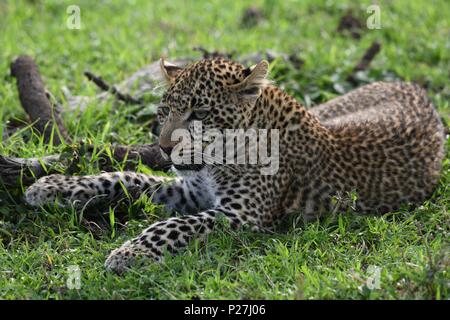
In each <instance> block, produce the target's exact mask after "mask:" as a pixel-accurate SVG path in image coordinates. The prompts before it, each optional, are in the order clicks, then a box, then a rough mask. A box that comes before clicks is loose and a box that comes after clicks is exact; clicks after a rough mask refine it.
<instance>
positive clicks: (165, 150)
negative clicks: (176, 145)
mask: <svg viewBox="0 0 450 320" xmlns="http://www.w3.org/2000/svg"><path fill="white" fill-rule="evenodd" d="M160 148H161V150H162V152H163V153H165V155H166V156H167V157H170V155H171V153H172V149H173V147H161V146H160Z"/></svg>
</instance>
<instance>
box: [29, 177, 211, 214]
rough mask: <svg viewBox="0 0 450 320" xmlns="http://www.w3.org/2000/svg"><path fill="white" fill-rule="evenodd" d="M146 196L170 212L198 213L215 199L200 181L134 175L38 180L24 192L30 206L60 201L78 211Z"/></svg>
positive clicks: (46, 178)
mask: <svg viewBox="0 0 450 320" xmlns="http://www.w3.org/2000/svg"><path fill="white" fill-rule="evenodd" d="M125 191H127V192H131V191H133V192H136V191H137V192H139V193H142V192H145V193H147V194H148V195H149V196H150V198H151V201H152V202H153V203H156V204H161V205H164V206H165V209H166V210H167V211H169V212H179V213H182V214H190V213H196V212H199V211H201V210H206V209H208V208H211V207H212V206H213V204H214V201H213V200H214V196H213V194H212V192H211V189H210V188H208V186H207V185H205V184H204V183H202V181H201V180H200V179H182V178H168V177H159V176H149V175H145V174H140V173H134V172H115V173H102V174H100V175H92V176H81V177H77V176H63V175H50V176H46V177H43V178H41V179H39V180H38V181H37V182H35V183H34V184H33V185H31V186H30V187H29V188H28V189H27V190H26V192H25V200H26V202H27V203H28V204H30V205H31V206H35V207H38V206H41V205H44V204H49V203H52V202H54V201H56V200H57V199H59V200H61V201H59V204H60V205H61V206H67V205H73V206H75V207H77V208H79V207H83V206H85V205H86V204H89V205H92V204H96V205H98V204H102V205H111V204H113V203H114V202H115V201H117V200H118V199H120V198H122V197H123V196H124V192H125Z"/></svg>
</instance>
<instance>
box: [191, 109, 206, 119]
mask: <svg viewBox="0 0 450 320" xmlns="http://www.w3.org/2000/svg"><path fill="white" fill-rule="evenodd" d="M208 113H209V112H208V110H195V111H193V112H192V114H191V118H192V119H193V120H203V119H205V118H206V116H207V115H208Z"/></svg>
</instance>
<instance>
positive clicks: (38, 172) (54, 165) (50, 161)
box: [0, 143, 171, 188]
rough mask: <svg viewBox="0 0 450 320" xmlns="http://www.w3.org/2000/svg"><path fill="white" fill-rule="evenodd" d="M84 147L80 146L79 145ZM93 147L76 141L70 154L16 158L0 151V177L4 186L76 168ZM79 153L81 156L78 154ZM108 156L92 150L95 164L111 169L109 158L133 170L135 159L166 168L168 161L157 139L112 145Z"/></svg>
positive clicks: (168, 165) (24, 184)
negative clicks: (3, 154)
mask: <svg viewBox="0 0 450 320" xmlns="http://www.w3.org/2000/svg"><path fill="white" fill-rule="evenodd" d="M83 148H84V149H83ZM92 152H93V147H92V146H89V145H83V144H80V145H79V146H78V148H77V149H76V150H75V152H73V154H72V155H69V156H68V155H65V154H55V155H50V156H46V157H42V158H16V157H7V156H2V155H0V181H2V182H3V184H4V185H5V186H6V187H8V188H18V187H21V186H22V185H23V186H28V185H30V184H32V183H33V182H34V181H36V180H37V179H39V178H40V177H43V176H46V175H49V174H52V173H57V172H61V170H62V171H65V172H72V173H73V172H77V171H79V170H78V168H77V164H78V163H79V161H80V160H81V158H82V159H83V160H87V161H90V158H91V155H92ZM80 154H81V156H80ZM111 156H112V159H111V158H110V157H109V156H108V155H107V154H106V152H103V153H101V154H96V159H97V161H96V165H97V166H98V168H99V169H100V170H102V171H108V172H111V171H114V170H115V169H114V166H113V162H119V163H122V162H124V161H126V163H125V169H126V170H136V168H137V166H138V163H139V160H140V162H141V163H142V164H144V165H146V166H148V167H150V168H152V169H153V170H159V171H167V170H168V169H169V168H170V166H171V162H170V161H167V160H165V159H164V158H163V157H162V155H161V152H160V150H159V145H158V144H157V143H153V144H143V145H132V146H125V145H112V146H111Z"/></svg>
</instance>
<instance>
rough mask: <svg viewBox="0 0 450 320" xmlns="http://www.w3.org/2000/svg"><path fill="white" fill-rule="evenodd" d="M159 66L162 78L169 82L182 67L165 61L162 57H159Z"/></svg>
mask: <svg viewBox="0 0 450 320" xmlns="http://www.w3.org/2000/svg"><path fill="white" fill-rule="evenodd" d="M159 66H160V67H161V73H162V75H163V76H164V79H165V80H166V81H167V82H168V83H171V82H173V80H174V79H175V77H176V76H177V74H178V73H179V72H180V71H181V70H183V68H182V67H179V66H176V65H174V64H172V63H170V62H166V61H165V60H164V58H161V59H159Z"/></svg>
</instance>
